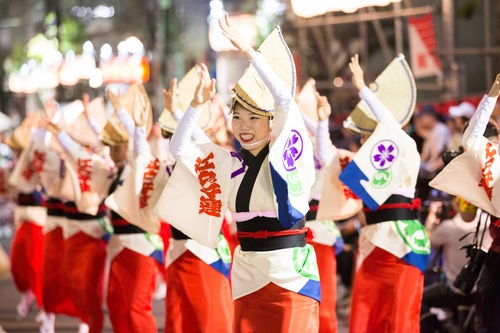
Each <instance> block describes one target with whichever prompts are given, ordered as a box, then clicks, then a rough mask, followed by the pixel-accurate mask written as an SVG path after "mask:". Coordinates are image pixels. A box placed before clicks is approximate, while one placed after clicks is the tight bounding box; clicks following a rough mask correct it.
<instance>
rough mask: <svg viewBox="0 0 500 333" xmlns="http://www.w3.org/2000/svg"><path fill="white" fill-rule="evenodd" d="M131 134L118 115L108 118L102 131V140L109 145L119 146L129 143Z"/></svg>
mask: <svg viewBox="0 0 500 333" xmlns="http://www.w3.org/2000/svg"><path fill="white" fill-rule="evenodd" d="M129 139H130V135H129V134H128V132H127V130H126V129H125V127H124V126H123V124H122V123H121V122H120V120H119V119H118V117H117V116H116V115H113V116H112V117H110V118H109V119H108V122H107V123H106V125H105V126H104V129H103V131H102V132H101V142H102V143H104V144H105V145H108V146H118V145H124V144H127V143H128V141H129Z"/></svg>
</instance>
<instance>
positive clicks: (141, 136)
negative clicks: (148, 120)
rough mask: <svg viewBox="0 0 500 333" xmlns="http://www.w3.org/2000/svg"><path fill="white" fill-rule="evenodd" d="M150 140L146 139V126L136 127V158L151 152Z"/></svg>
mask: <svg viewBox="0 0 500 333" xmlns="http://www.w3.org/2000/svg"><path fill="white" fill-rule="evenodd" d="M150 150H151V148H150V146H149V143H148V140H147V138H146V126H140V127H135V129H134V157H135V158H137V156H139V155H141V154H143V153H144V152H146V151H150Z"/></svg>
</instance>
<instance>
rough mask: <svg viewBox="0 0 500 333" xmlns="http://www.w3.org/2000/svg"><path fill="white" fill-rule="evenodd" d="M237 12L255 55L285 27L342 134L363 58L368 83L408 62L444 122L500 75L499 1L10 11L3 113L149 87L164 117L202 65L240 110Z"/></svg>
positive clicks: (32, 3) (260, 0)
mask: <svg viewBox="0 0 500 333" xmlns="http://www.w3.org/2000/svg"><path fill="white" fill-rule="evenodd" d="M225 12H228V13H229V14H230V15H231V17H232V20H233V22H234V24H235V25H236V26H238V27H239V28H240V29H241V30H243V31H245V34H246V35H247V36H248V38H249V40H251V41H252V42H253V43H254V44H255V46H258V45H259V44H260V42H261V41H262V40H263V38H265V36H266V35H267V34H268V33H269V32H270V31H271V29H272V28H273V27H274V26H275V25H277V24H279V25H281V27H282V30H283V31H284V35H285V39H286V41H287V42H288V44H289V46H290V48H291V50H292V52H293V54H294V57H295V60H296V65H297V69H298V74H299V76H298V86H299V87H301V86H302V85H303V84H304V83H305V81H306V80H307V78H309V77H313V78H315V79H316V81H317V87H318V89H319V90H320V91H321V92H322V93H324V94H327V96H328V97H329V100H330V103H331V104H332V107H333V110H334V111H333V116H332V122H333V123H341V121H342V120H343V119H344V118H345V117H346V116H347V114H348V113H349V112H350V111H351V110H352V108H353V106H354V105H355V104H356V103H357V101H358V98H357V96H356V94H355V92H354V89H352V86H351V84H350V74H349V70H348V68H347V64H348V61H349V57H350V56H351V55H352V54H354V53H359V54H360V57H361V62H362V63H363V65H364V66H365V69H366V76H367V78H368V81H369V80H370V79H374V78H375V77H376V76H377V75H378V74H379V73H380V72H381V71H382V70H383V69H384V68H385V66H387V64H388V63H389V62H390V61H391V60H392V59H393V58H394V57H395V56H396V55H397V54H398V53H403V54H404V55H405V57H406V59H407V61H408V62H409V63H410V66H411V68H412V70H413V72H414V75H415V78H416V80H417V89H418V104H420V105H421V104H433V106H434V108H435V109H436V111H437V112H441V113H446V112H447V109H448V106H449V105H451V104H457V103H458V102H460V101H462V100H471V101H473V102H475V101H477V100H478V99H479V98H480V97H481V95H482V94H483V93H484V92H485V90H487V89H488V87H489V86H490V84H491V82H492V80H493V78H494V76H495V75H496V73H497V72H499V71H500V63H499V54H500V47H499V44H500V33H499V32H500V20H499V18H500V3H499V2H498V1H495V0H349V1H343V0H324V1H319V0H317V1H309V0H241V1H240V0H224V1H222V0H211V1H209V0H105V1H97V0H16V1H12V0H0V64H2V66H1V68H0V82H2V85H1V89H0V110H1V111H2V112H4V113H7V114H9V115H10V116H11V118H14V120H15V119H22V118H23V117H24V115H25V113H26V112H30V111H31V110H32V109H36V108H37V107H38V108H39V107H40V106H39V105H38V104H40V102H39V101H40V100H43V99H44V97H45V96H46V95H50V94H52V95H53V94H56V95H57V100H59V101H64V100H73V99H76V98H81V95H82V93H83V92H89V93H91V95H97V94H101V95H102V94H103V92H104V90H105V89H106V87H107V86H109V85H118V87H120V86H121V85H123V87H124V89H123V91H125V90H126V86H127V85H128V84H130V83H132V82H142V83H144V84H145V86H146V88H147V90H148V93H149V95H150V98H151V101H152V103H153V106H154V111H155V115H156V116H158V115H159V113H160V112H161V109H162V104H161V89H162V88H163V87H168V83H169V81H170V79H171V78H173V77H175V76H177V77H182V76H183V75H184V73H186V72H187V70H189V69H190V68H191V67H192V66H193V65H194V64H196V63H199V62H205V63H206V64H207V65H208V66H209V68H210V69H211V71H212V75H213V76H215V77H216V78H217V79H218V87H217V88H218V91H219V92H220V93H221V95H222V96H223V97H224V98H225V99H226V101H228V99H229V94H228V91H229V88H230V87H231V86H232V85H233V84H234V83H235V82H236V81H237V79H238V78H239V77H240V76H241V74H242V72H243V70H244V68H245V67H246V61H245V59H243V58H241V56H240V55H238V54H237V53H236V52H234V51H233V50H232V49H231V46H230V45H228V43H227V41H226V40H225V39H224V38H223V37H222V35H221V34H220V32H219V30H218V26H217V20H218V19H219V18H221V17H222V16H223V14H224V13H225ZM91 97H92V96H91ZM37 105H38V106H37Z"/></svg>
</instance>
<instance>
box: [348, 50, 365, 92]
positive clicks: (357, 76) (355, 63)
mask: <svg viewBox="0 0 500 333" xmlns="http://www.w3.org/2000/svg"><path fill="white" fill-rule="evenodd" d="M349 69H350V70H351V72H352V84H353V85H354V86H355V87H356V89H358V91H359V90H361V89H363V87H365V86H366V84H365V80H364V78H363V70H362V69H361V66H360V65H359V56H358V54H357V53H356V54H355V55H354V56H353V57H351V62H350V63H349Z"/></svg>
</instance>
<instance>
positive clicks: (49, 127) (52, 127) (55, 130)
mask: <svg viewBox="0 0 500 333" xmlns="http://www.w3.org/2000/svg"><path fill="white" fill-rule="evenodd" d="M41 126H42V127H43V128H45V130H46V131H48V132H50V133H52V135H54V136H57V135H58V134H59V133H60V132H61V128H59V126H58V125H57V124H54V123H52V122H51V121H50V120H49V119H48V118H47V117H46V116H43V117H42V121H41Z"/></svg>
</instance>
